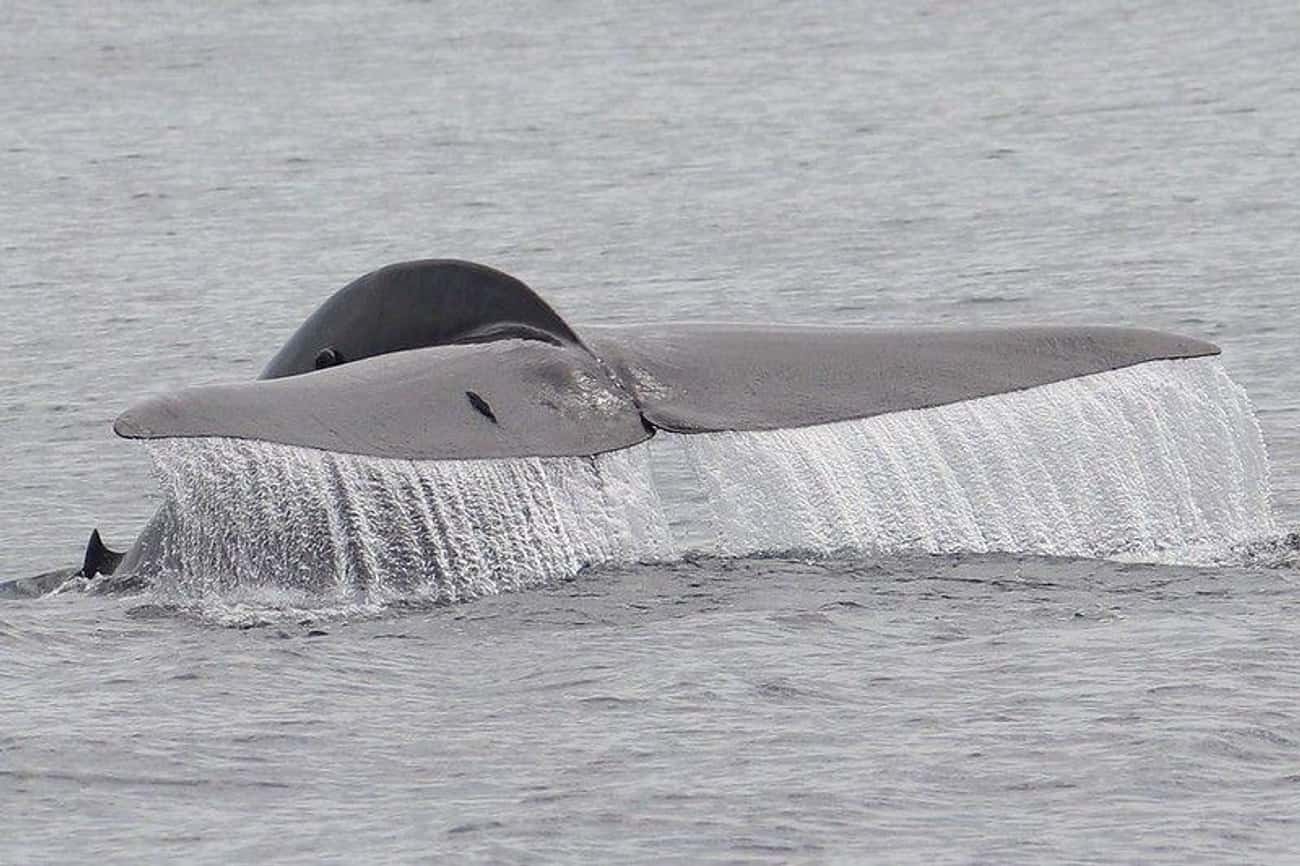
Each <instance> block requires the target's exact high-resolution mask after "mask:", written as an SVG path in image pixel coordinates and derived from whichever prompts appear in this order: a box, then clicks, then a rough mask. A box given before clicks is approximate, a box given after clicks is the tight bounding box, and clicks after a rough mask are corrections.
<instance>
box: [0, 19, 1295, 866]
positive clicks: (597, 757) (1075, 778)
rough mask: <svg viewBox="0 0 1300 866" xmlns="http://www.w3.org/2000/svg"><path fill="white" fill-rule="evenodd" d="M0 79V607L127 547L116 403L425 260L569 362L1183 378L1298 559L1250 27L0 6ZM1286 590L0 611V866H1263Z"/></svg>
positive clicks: (1282, 143)
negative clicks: (1090, 353) (999, 330)
mask: <svg viewBox="0 0 1300 866" xmlns="http://www.w3.org/2000/svg"><path fill="white" fill-rule="evenodd" d="M0 82H2V83H3V87H0V117H3V118H4V122H3V123H0V298H2V299H3V300H2V303H3V307H2V308H0V310H2V312H3V315H0V439H2V440H3V442H4V448H3V451H0V491H2V492H0V542H2V543H0V578H9V577H17V576H25V575H30V574H34V573H36V572H38V571H43V570H46V569H50V568H55V567H60V566H70V565H74V564H75V563H76V562H77V561H78V560H79V558H80V555H81V550H82V545H83V544H84V540H85V536H86V535H87V533H88V531H89V529H90V528H91V527H92V526H96V525H98V526H101V527H103V529H104V530H105V533H106V537H107V538H108V539H109V541H110V542H111V543H114V544H116V545H119V546H122V545H125V544H126V543H127V542H128V541H129V540H130V538H132V537H133V535H134V533H135V532H136V531H137V530H138V528H139V526H140V525H141V524H142V523H143V522H144V520H145V519H146V518H147V516H148V515H149V514H150V513H151V512H152V511H153V509H154V508H155V507H156V505H157V501H158V500H157V492H156V489H155V485H154V482H153V480H152V478H151V477H150V474H149V471H148V461H147V460H146V458H145V457H144V455H143V454H142V453H141V452H140V451H139V450H138V449H137V448H135V447H133V446H132V445H130V444H128V443H125V442H122V441H118V440H115V439H113V437H112V435H111V432H110V429H109V425H110V424H111V421H112V419H113V417H115V416H116V414H117V413H118V412H120V411H121V410H122V409H124V408H125V407H126V406H127V405H129V404H131V403H133V402H135V401H136V400H139V399H141V398H143V397H146V396H149V395H151V394H156V393H161V392H164V391H167V390H171V389H174V388H178V387H182V386H186V385H193V384H203V383H209V382H217V381H230V380H239V379H248V378H252V377H253V376H255V375H256V374H257V372H258V371H259V370H260V369H261V367H262V365H263V364H264V363H265V361H266V359H267V358H269V357H270V355H271V354H272V353H273V352H274V350H275V349H276V348H277V347H278V345H279V344H280V342H281V341H282V340H283V339H284V338H285V337H286V336H287V335H288V334H289V333H290V332H291V331H292V330H293V328H294V327H296V326H297V324H298V323H299V322H300V321H301V320H302V319H303V318H304V317H305V316H306V315H307V314H308V313H309V312H310V311H311V310H312V309H313V308H314V307H315V306H316V305H317V304H318V303H319V302H320V301H321V300H322V299H323V298H324V297H326V296H327V295H328V294H329V293H330V292H331V291H333V290H334V289H335V288H337V287H339V286H341V285H343V284H344V283H346V282H348V281H349V280H350V279H352V278H353V277H355V276H357V275H359V274H361V273H364V272H366V271H368V270H371V269H373V268H375V267H377V266H379V265H382V264H385V263H387V262H391V261H397V260H402V259H410V258H419V257H426V256H456V257H462V258H470V259H477V260H481V261H484V262H486V263H488V264H492V265H494V266H496V267H499V268H502V269H504V270H507V271H509V272H511V273H514V274H517V275H518V276H520V277H521V278H523V279H524V280H525V281H527V282H529V283H530V284H531V285H533V286H534V287H535V288H537V289H538V290H539V291H540V292H541V293H542V294H543V296H544V297H546V298H547V299H548V300H550V301H551V302H552V303H553V304H554V305H555V306H556V307H557V309H558V310H559V311H560V312H561V314H562V315H564V316H566V317H567V318H568V319H570V320H571V321H574V322H577V323H581V322H584V321H585V322H634V321H638V320H650V319H654V320H668V319H679V318H707V319H738V320H751V321H802V322H840V323H864V324H873V325H894V324H897V325H911V324H941V325H952V326H965V325H973V324H977V323H978V324H990V323H1017V324H1019V323H1026V322H1041V323H1054V322H1055V323H1079V322H1094V323H1102V324H1132V325H1142V326H1148V327H1156V328H1163V329H1167V330H1172V331H1175V332H1180V333H1186V334H1189V335H1192V336H1197V337H1203V338H1207V339H1210V340H1213V341H1215V342H1217V343H1219V344H1220V345H1222V346H1223V348H1224V351H1225V355H1224V364H1225V366H1226V368H1227V370H1228V371H1229V373H1230V374H1231V375H1232V376H1233V378H1234V379H1235V380H1236V381H1238V382H1239V383H1241V384H1242V385H1244V386H1245V387H1246V389H1247V390H1248V391H1249V393H1250V394H1251V396H1252V398H1253V400H1254V402H1255V405H1256V409H1257V412H1258V415H1259V419H1260V422H1261V424H1262V427H1263V431H1264V436H1265V439H1266V442H1267V444H1268V446H1269V450H1270V455H1271V458H1272V461H1271V462H1272V487H1273V492H1274V510H1275V512H1276V514H1277V517H1278V523H1279V525H1280V526H1282V527H1284V528H1286V529H1294V528H1295V527H1296V526H1298V525H1300V372H1297V371H1298V370H1300V339H1297V337H1296V333H1297V331H1298V330H1300V312H1297V310H1298V308H1300V305H1298V304H1297V300H1300V292H1298V291H1297V287H1296V283H1297V274H1298V273H1300V253H1298V252H1297V249H1298V247H1297V243H1296V228H1295V227H1296V226H1297V225H1300V170H1298V169H1300V164H1298V163H1300V157H1298V153H1300V10H1298V9H1297V7H1296V6H1295V4H1294V3H1284V2H1261V3H1256V4H1251V6H1250V7H1249V8H1235V7H1230V6H1225V5H1223V4H1219V3H1211V2H1187V3H1176V4H1175V3H1155V2H1146V3H1138V4H1133V3H1119V2H1113V3H1112V2H1099V0H1088V2H1084V3H1078V4H1072V5H1070V6H1068V7H1066V6H1064V5H1060V6H1055V7H1051V8H1049V7H1045V6H1042V5H1041V4H1029V3H1025V4H1006V5H1001V6H999V7H998V8H996V9H992V8H986V4H949V3H909V2H898V3H851V2H828V3H821V4H785V3H766V2H764V3H757V4H744V5H740V4H722V3H711V4H710V3H700V4H690V5H687V4H657V5H646V6H644V7H641V8H623V7H618V6H610V5H608V4H603V3H601V4H588V3H575V4H549V3H542V4H536V5H533V6H529V7H527V8H517V7H516V6H515V4H505V3H494V2H486V3H477V4H457V5H454V6H453V5H451V4H443V3H409V2H376V3H367V4H352V3H346V2H341V0H321V2H316V3H291V4H262V3H251V2H250V3H242V2H236V3H210V4H188V3H187V4H181V3H172V4H153V5H150V6H148V7H131V6H120V5H116V4H100V3H88V2H63V3H32V2H27V0H4V2H0ZM1296 575H1297V571H1296V570H1295V567H1294V564H1292V565H1290V566H1286V567H1282V568H1274V569H1252V568H1221V569H1209V570H1206V569H1200V570H1197V569H1189V568H1184V567H1177V566H1171V567H1154V566H1136V565H1121V564H1116V563H1104V562H1093V561H1082V560H1048V559H1021V558H1017V557H1009V556H995V557H982V558H969V557H962V556H953V557H933V558H932V557H922V558H911V559H909V558H903V559H890V560H884V561H872V560H870V559H862V558H858V559H848V560H836V559H831V560H824V561H805V560H800V559H789V558H783V559H775V560H752V559H750V560H739V561H731V560H725V561H724V560H712V559H707V558H704V559H691V560H689V561H686V562H682V563H670V564H666V565H638V566H628V567H621V568H602V569H595V570H592V571H589V572H584V573H583V574H582V575H581V576H580V577H579V578H578V579H576V580H574V581H572V582H569V583H565V584H562V585H560V586H557V587H554V588H552V589H549V590H542V591H537V592H528V593H521V594H516V595H511V596H501V597H498V598H489V599H483V600H480V601H477V602H473V603H470V604H466V605H459V606H453V607H448V608H432V609H426V608H418V607H417V608H414V609H411V610H406V611H401V610H398V611H391V612H390V614H389V615H386V616H384V617H382V618H380V619H377V620H373V619H372V620H364V621H357V622H345V621H337V620H329V621H326V622H314V621H304V622H303V623H301V624H300V623H298V622H296V621H293V622H284V623H280V624H276V625H269V626H265V627H260V628H254V629H250V630H246V631H241V630H233V629H226V628H216V627H213V626H212V625H210V624H208V620H204V619H202V618H201V617H200V618H195V617H194V616H192V615H190V614H187V613H185V612H183V611H177V610H171V609H166V608H158V607H155V606H150V605H151V602H150V600H149V599H148V598H141V597H100V596H87V595H83V594H79V593H69V594H64V595H61V596H56V597H52V598H47V599H42V600H36V601H29V602H15V603H6V604H5V605H4V606H3V607H0V656H2V657H3V662H4V664H3V672H0V813H3V814H4V815H5V816H6V818H5V825H4V832H3V833H0V862H3V863H10V862H12V863H34V862H84V861H87V860H91V859H94V860H96V861H99V862H102V863H137V862H142V861H157V860H177V861H184V862H209V863H225V862H232V861H240V860H243V861H260V862H303V863H315V862H340V863H344V862H357V861H362V860H364V861H371V862H425V861H429V860H438V859H448V860H451V859H463V860H467V861H479V862H503V861H504V862H511V861H515V862H535V861H537V860H542V859H547V860H581V861H588V862H592V861H596V862H607V861H640V862H662V861H677V862H709V861H716V862H733V861H737V860H740V861H750V860H752V861H768V862H790V861H838V862H894V863H909V862H916V863H920V862H928V863H1042V862H1097V863H1102V862H1105V863H1113V862H1145V863H1150V862H1169V863H1175V862H1177V863H1186V862H1254V863H1293V862H1297V861H1298V860H1300V825H1297V823H1296V820H1297V819H1296V816H1297V815H1300V775H1297V773H1298V772H1300V698H1297V693H1298V691H1297V685H1300V630H1298V629H1297V627H1296V624H1295V623H1296V612H1297V610H1296V599H1297V595H1296V584H1295V580H1296ZM314 631H324V632H326V634H323V635H317V636H311V635H312V632H314Z"/></svg>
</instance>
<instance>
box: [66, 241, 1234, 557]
mask: <svg viewBox="0 0 1300 866" xmlns="http://www.w3.org/2000/svg"><path fill="white" fill-rule="evenodd" d="M1218 352H1219V350H1218V348H1217V347H1215V346H1214V345H1212V344H1210V343H1207V342H1204V341H1201V340H1196V339H1191V338H1186V337H1179V336H1174V335H1170V334H1166V333H1161V332H1157V331H1149V330H1140V329H1130V328H1110V327H1015V328H1000V329H968V330H946V331H945V330H896V329H892V330H877V329H871V328H858V327H831V326H774V325H743V324H707V323H691V324H677V325H671V324H654V325H637V326H591V327H580V328H575V327H572V326H570V325H569V324H567V323H566V322H565V321H564V320H563V319H561V318H560V316H559V315H557V314H556V313H555V311H554V310H553V309H551V307H550V306H549V305H547V304H546V302H545V301H543V300H542V299H541V298H540V297H538V296H537V295H536V294H535V293H534V292H533V291H532V290H531V289H530V288H529V287H528V286H526V285H525V284H524V283H522V282H520V281H519V280H517V279H515V278H513V277H510V276H508V275H506V274H503V273H501V272H499V271H495V270H493V269H491V268H487V267H484V266H482V265H477V264H473V263H469V262H462V261H454V260H426V261H417V262H408V263H403V264H397V265H392V266H389V267H385V268H382V269H380V270H377V271H375V272H373V273H370V274H367V275H366V276H363V277H361V278H360V279H358V280H356V281H354V282H353V283H351V284H349V285H348V286H346V287H344V288H343V289H341V290H339V291H338V292H337V293H336V294H334V295H333V296H332V297H331V298H330V299H329V300H327V301H326V302H325V303H324V304H323V305H322V306H321V308H320V309H319V310H317V311H316V312H315V313H314V314H313V315H312V316H311V317H309V318H308V319H307V321H306V322H304V324H303V325H302V326H301V327H300V328H299V329H298V331H297V332H296V333H294V334H293V335H292V337H291V338H290V339H289V341H288V342H287V343H286V344H285V345H284V347H283V348H282V349H281V350H280V352H279V353H278V354H277V355H276V356H275V357H274V358H273V359H272V360H271V362H270V363H269V364H268V366H267V368H266V369H265V371H264V372H263V374H262V376H261V377H260V378H259V379H258V380H255V381H251V382H244V383H238V384H230V385H219V386H212V387H202V388H194V389H187V390H183V391H180V392H177V393H173V394H167V395H163V396H158V397H154V398H151V399H148V400H146V401H144V402H142V403H140V404H138V405H135V406H133V407H131V408H130V409H128V410H127V411H126V412H124V413H123V414H122V415H121V416H120V417H119V418H118V419H117V421H116V423H115V425H114V429H115V431H116V432H117V433H118V434H119V435H120V436H123V437H127V438H132V439H150V440H158V439H195V438H197V439H204V440H210V439H221V440H244V441H251V442H260V443H267V444H268V445H275V446H291V447H297V448H303V449H314V450H318V451H323V452H331V453H335V454H342V455H356V456H359V457H369V458H378V459H384V460H400V461H462V460H492V459H501V458H563V457H592V456H594V455H601V454H606V453H608V452H615V451H620V450H622V449H628V448H631V447H632V446H635V445H637V444H639V443H642V442H645V441H646V440H647V439H650V438H651V437H653V436H654V435H655V434H656V432H658V431H668V432H671V433H676V434H697V433H718V432H722V431H739V432H743V431H772V430H786V429H790V428H802V427H811V426H814V425H825V424H832V423H834V422H842V421H852V420H855V419H867V418H873V417H875V416H880V415H885V414H889V413H897V412H903V411H906V410H915V409H927V408H933V407H941V406H947V405H949V404H955V403H959V402H962V401H969V400H975V399H978V398H983V397H991V396H994V395H1002V394H1009V393H1013V392H1019V391H1023V390H1026V389H1031V388H1036V387H1039V386H1044V385H1050V384H1052V383H1058V382H1063V381H1066V380H1070V379H1075V378H1078V377H1085V376H1090V375H1092V374H1097V373H1103V372H1107V371H1113V370H1119V369H1121V368H1127V367H1133V366H1135V365H1140V364H1144V363H1146V362H1151V361H1164V360H1180V359H1190V358H1198V357H1204V356H1209V355H1216V354H1218ZM165 517H166V516H165V515H163V514H161V513H160V515H159V517H157V518H155V520H154V521H152V522H151V524H150V526H149V527H148V528H146V530H145V531H144V532H143V533H142V534H141V536H140V538H139V539H138V540H137V542H136V543H135V544H134V545H133V547H132V549H131V550H130V551H129V552H128V553H127V554H126V556H125V557H124V558H123V559H122V561H121V566H120V568H121V570H122V571H123V572H129V571H132V570H134V569H137V568H139V567H140V566H141V565H142V564H143V563H144V562H145V561H146V560H149V559H151V558H154V559H156V558H157V557H159V556H162V555H163V554H162V553H161V551H164V550H165V549H166V548H167V540H166V538H165V537H164V536H165V535H166V533H167V532H169V531H171V529H172V527H171V524H170V523H169V521H168V520H167V519H165ZM91 547H92V549H91V550H88V551H87V557H86V562H85V564H84V565H83V569H82V571H83V572H85V576H87V577H91V576H94V574H95V573H97V572H98V573H106V574H107V573H111V572H113V571H114V570H115V569H117V568H118V561H117V555H116V554H113V553H112V552H111V551H108V550H107V549H106V548H103V547H102V545H99V544H98V538H97V536H96V537H95V538H94V539H93V543H92V546H91Z"/></svg>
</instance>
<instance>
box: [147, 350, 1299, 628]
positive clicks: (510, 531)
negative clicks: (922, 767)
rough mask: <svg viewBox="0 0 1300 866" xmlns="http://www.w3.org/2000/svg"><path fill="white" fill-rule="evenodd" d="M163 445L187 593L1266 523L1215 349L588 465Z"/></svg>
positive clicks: (1222, 540)
mask: <svg viewBox="0 0 1300 866" xmlns="http://www.w3.org/2000/svg"><path fill="white" fill-rule="evenodd" d="M151 449H152V454H153V457H154V461H155V464H156V466H157V470H158V474H159V477H160V479H161V481H162V487H163V492H164V496H165V504H164V506H163V509H162V510H161V512H160V515H159V518H158V519H157V520H156V521H155V526H154V531H153V532H151V533H147V535H151V536H152V537H153V538H154V539H155V543H154V545H153V547H152V548H151V550H152V555H151V556H150V557H149V559H148V561H147V562H146V563H145V565H144V570H145V571H146V573H148V576H150V577H152V578H153V582H154V583H155V585H158V586H161V587H163V588H164V589H169V590H171V591H172V592H175V593H179V594H181V595H184V596H187V597H196V596H197V597H211V596H214V595H217V596H228V595H229V594H231V593H232V592H247V591H248V590H249V589H250V588H252V589H258V588H261V589H268V588H270V589H276V590H281V591H290V592H297V593H300V594H302V595H305V596H309V597H311V598H315V599H320V598H321V597H324V598H326V599H333V600H335V601H339V600H349V599H350V600H364V601H365V602H366V603H371V604H373V603H380V604H382V603H385V602H389V601H393V600H412V599H425V600H435V601H451V600H457V599H464V598H472V597H476V596H481V595H485V594H494V593H498V592H502V591H505V590H513V589H520V588H524V587H528V586H535V585H538V584H542V583H545V582H547V581H551V580H554V579H557V578H560V577H565V576H570V575H572V574H574V573H576V572H577V571H578V570H579V569H581V568H582V567H583V566H585V565H589V564H594V563H603V562H611V561H614V562H617V561H635V560H646V559H665V558H669V557H672V556H673V555H675V553H676V545H675V542H674V536H675V537H676V538H678V539H685V540H687V541H688V542H692V541H693V540H695V539H700V538H704V539H709V540H708V542H707V543H706V544H703V545H699V544H692V546H702V547H704V549H705V550H707V551H708V552H712V553H718V554H722V555H745V554H753V553H761V552H772V551H782V552H785V551H792V550H797V551H803V552H811V553H833V552H834V553H838V552H844V551H852V552H857V553H867V554H872V553H890V552H900V551H926V552H931V553H947V552H962V551H969V552H987V551H1011V552H1025V553H1035V554H1056V555H1071V556H1087V557H1131V558H1164V559H1179V558H1182V559H1184V560H1190V559H1195V558H1197V556H1198V555H1201V554H1196V553H1195V552H1196V551H1201V552H1202V554H1203V552H1204V551H1218V552H1222V551H1226V550H1229V549H1231V548H1232V546H1233V545H1240V544H1242V543H1247V542H1250V541H1252V540H1254V539H1258V538H1261V537H1265V536H1269V535H1271V534H1275V533H1276V529H1275V527H1274V524H1273V519H1272V516H1271V513H1270V508H1269V484H1268V464H1267V458H1266V454H1265V451H1264V445H1263V441H1262V438H1261V436H1260V432H1259V429H1258V425H1257V423H1256V421H1255V416H1254V413H1253V411H1252V409H1251V406H1250V403H1249V401H1248V399H1247V397H1246V395H1245V393H1244V391H1243V390H1242V389H1241V388H1239V387H1238V386H1237V385H1236V384H1234V383H1233V382H1232V381H1231V380H1230V379H1229V378H1228V376H1227V375H1226V374H1225V373H1224V371H1223V369H1222V368H1221V366H1220V365H1219V364H1218V363H1217V362H1216V361H1212V360H1211V361H1205V360H1198V361H1163V362H1156V363H1149V364H1144V365H1141V366H1137V367H1132V368H1128V369H1124V370H1118V371H1112V372H1108V373H1102V374H1099V375H1095V376H1087V377H1083V378H1078V379H1071V380H1068V381H1065V382H1060V383H1057V384H1053V385H1048V386H1045V387H1040V388H1034V389H1031V390H1027V391H1020V392H1015V393H1010V394H1003V395H998V396H995V397H988V398H983V399H978V400H971V401H968V402H964V403H957V404H952V405H948V406H942V407H937V408H933V409H925V410H918V411H910V412H900V413H895V414H890V415H882V416H878V417H875V418H869V419H865V420H859V421H851V422H844V423H837V424H827V425H821V426H816V427H807V428H801V429H794V430H778V431H768V432H749V433H718V434H709V435H691V436H661V437H659V440H658V441H657V442H656V443H655V446H654V448H653V449H651V448H649V447H647V446H637V447H635V448H631V449H628V450H625V451H621V452H616V453H611V454H603V455H599V456H596V457H589V458H528V459H518V460H472V461H451V462H413V461H403V460H384V459H378V458H373V457H362V456H357V455H348V454H336V453H329V452H324V451H316V450H311V449H304V448H295V447H290V446H285V445H275V444H269V443H264V442H249V441H242V440H234V439H219V438H209V439H176V440H164V441H160V442H157V443H154V444H153V445H152V446H151ZM652 454H653V459H652ZM674 457H675V458H676V464H674V463H673V459H674ZM674 472H676V473H677V474H676V476H674ZM656 478H657V479H658V482H659V483H656ZM670 524H671V529H670Z"/></svg>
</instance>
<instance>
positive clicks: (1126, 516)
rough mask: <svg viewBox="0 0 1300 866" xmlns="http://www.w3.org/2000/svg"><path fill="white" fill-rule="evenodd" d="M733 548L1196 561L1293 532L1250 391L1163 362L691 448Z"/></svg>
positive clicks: (719, 542)
mask: <svg viewBox="0 0 1300 866" xmlns="http://www.w3.org/2000/svg"><path fill="white" fill-rule="evenodd" d="M680 440H681V447H682V448H683V449H684V450H685V453H686V457H687V460H688V462H689V464H690V465H692V466H693V467H694V469H695V474H696V476H697V477H698V478H699V479H700V480H701V482H702V483H703V484H705V485H706V486H707V495H706V497H705V498H706V500H707V501H708V503H709V504H710V506H711V512H712V513H711V519H712V521H713V535H714V538H715V542H714V544H715V547H716V551H717V552H718V553H721V554H724V555H737V554H746V553H753V552H757V551H772V550H777V551H787V550H810V551H817V552H829V551H840V550H846V549H847V550H853V551H859V552H895V551H903V550H916V551H925V552H930V553H948V552H957V551H970V552H987V551H1012V552H1025V553H1035V554H1053V555H1065V556H1087V557H1135V558H1166V559H1168V558H1173V559H1177V558H1178V557H1179V555H1180V554H1186V555H1188V556H1189V557H1193V558H1194V557H1195V556H1196V553H1195V552H1196V551H1200V552H1207V551H1223V550H1226V549H1227V548H1228V547H1229V546H1231V545H1233V544H1240V543H1244V542H1249V541H1252V540H1254V539H1257V538H1261V537H1264V536H1268V535H1271V534H1273V533H1275V532H1276V529H1275V527H1274V524H1273V518H1272V513H1271V510H1270V506H1269V479H1268V462H1267V455H1266V453H1265V450H1264V443H1263V439H1262V437H1261V435H1260V431H1259V426H1258V423H1257V422H1256V419H1255V415H1254V412H1253V410H1252V408H1251V405H1250V402H1249V400H1248V399H1247V397H1246V394H1245V391H1244V390H1243V389H1242V388H1240V387H1239V386H1237V385H1236V384H1235V383H1234V382H1233V381H1232V380H1231V379H1229V378H1228V376H1227V374H1226V373H1225V372H1224V371H1223V369H1222V367H1221V366H1220V364H1219V363H1218V362H1217V361H1215V360H1193V361H1160V362H1154V363H1148V364H1142V365H1139V366H1135V367H1130V368H1126V369H1122V370H1116V371H1111V372H1106V373H1101V374H1098V375H1094V376H1086V377H1082V378H1077V379H1070V380H1067V381H1063V382H1058V383H1055V384H1052V385H1047V386H1044V387H1039V388H1033V389H1030V390H1026V391H1018V392H1013V393H1008V394H1001V395H997V396H994V397H987V398H982V399H978V400H970V401H967V402H963V403H955V404H951V405H947V406H941V407H937V408H932V409H923V410H917V411H910V412H899V413H894V414H889V415H881V416H877V417H874V418H869V419H865V420H860V421H851V422H844V423H838V424H827V425H822V426H817V427H806V428H801V429H795V430H777V431H769V432H760V433H721V434H717V435H711V436H683V437H680Z"/></svg>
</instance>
